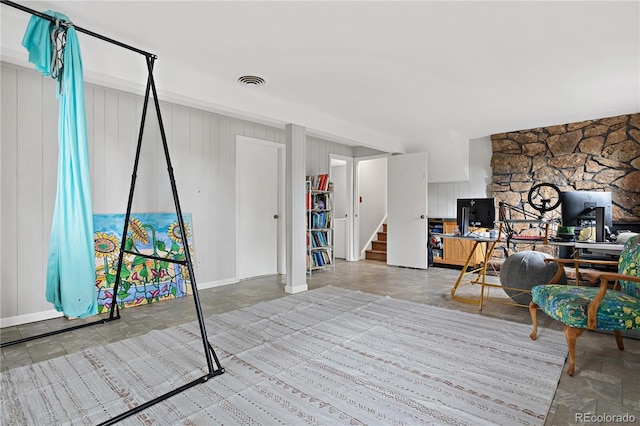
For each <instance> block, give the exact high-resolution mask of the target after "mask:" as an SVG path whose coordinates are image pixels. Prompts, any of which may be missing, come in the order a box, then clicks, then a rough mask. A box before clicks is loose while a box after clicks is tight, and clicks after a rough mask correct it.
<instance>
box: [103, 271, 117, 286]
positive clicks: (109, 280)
mask: <svg viewBox="0 0 640 426" xmlns="http://www.w3.org/2000/svg"><path fill="white" fill-rule="evenodd" d="M105 276H106V277H107V284H109V285H111V284H113V283H115V282H116V276H115V274H110V273H108V272H107V273H106V274H105Z"/></svg>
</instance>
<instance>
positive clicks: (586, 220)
mask: <svg viewBox="0 0 640 426" xmlns="http://www.w3.org/2000/svg"><path fill="white" fill-rule="evenodd" d="M560 201H561V202H562V204H561V209H562V226H573V227H575V231H576V235H578V234H579V233H580V230H581V229H582V227H584V226H589V227H595V228H596V241H604V240H605V237H606V234H605V231H604V228H605V226H608V227H609V229H611V227H612V226H613V218H612V215H611V207H612V203H611V192H602V191H570V192H563V193H561V194H560Z"/></svg>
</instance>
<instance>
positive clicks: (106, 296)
mask: <svg viewBox="0 0 640 426" xmlns="http://www.w3.org/2000/svg"><path fill="white" fill-rule="evenodd" d="M124 218H125V215H124V214H97V215H94V216H93V223H94V231H95V233H94V247H95V256H96V282H95V285H96V290H97V292H98V312H104V311H107V310H109V309H110V308H111V304H112V302H113V294H114V284H115V281H116V271H117V267H118V257H119V255H120V247H121V245H122V242H121V240H120V237H121V236H122V230H123V228H124ZM183 219H184V227H185V232H184V233H185V234H186V235H185V236H186V238H183V236H182V232H181V230H180V225H179V222H178V217H177V215H176V214H175V213H132V214H131V217H130V218H129V226H128V227H127V237H126V239H125V245H124V247H125V251H126V252H132V253H134V254H130V253H125V255H124V258H123V263H122V268H121V270H120V285H119V286H118V290H117V294H116V303H117V304H118V306H120V307H121V308H125V307H128V306H137V305H143V304H146V303H152V302H158V301H161V300H163V299H169V298H175V297H182V296H186V295H188V294H191V285H190V284H191V283H190V278H189V272H188V269H187V267H186V266H180V265H179V264H177V263H172V262H170V261H169V260H179V261H182V260H185V259H186V256H185V252H184V240H185V239H186V241H187V244H188V246H189V253H190V254H191V260H192V263H193V264H194V265H195V256H194V249H193V241H192V232H191V225H190V224H191V215H190V214H188V213H186V214H183ZM143 255H150V256H154V258H162V259H167V260H162V259H149V258H147V257H144V256H143Z"/></svg>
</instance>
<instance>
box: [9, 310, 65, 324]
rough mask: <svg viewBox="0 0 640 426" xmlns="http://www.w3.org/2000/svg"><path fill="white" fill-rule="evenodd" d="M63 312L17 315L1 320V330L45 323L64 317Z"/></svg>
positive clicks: (52, 311) (51, 311) (53, 311)
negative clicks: (38, 322) (32, 323)
mask: <svg viewBox="0 0 640 426" xmlns="http://www.w3.org/2000/svg"><path fill="white" fill-rule="evenodd" d="M63 316H64V314H63V313H62V312H58V311H56V310H54V309H52V310H50V311H43V312H35V313H32V314H25V315H16V316H15V317H8V318H0V328H5V327H12V326H14V325H22V324H27V323H30V322H37V321H44V320H48V319H53V318H60V317H63Z"/></svg>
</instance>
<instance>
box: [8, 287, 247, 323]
mask: <svg viewBox="0 0 640 426" xmlns="http://www.w3.org/2000/svg"><path fill="white" fill-rule="evenodd" d="M238 282H240V280H238V279H237V278H227V279H224V280H218V281H207V282H204V283H198V290H206V289H208V288H214V287H222V286H223V285H229V284H237V283H238ZM63 316H64V314H63V313H62V312H58V311H56V310H50V311H43V312H35V313H32V314H25V315H16V316H14V317H8V318H0V328H5V327H12V326H15V325H22V324H28V323H31V322H37V321H45V320H49V319H53V318H60V317H63Z"/></svg>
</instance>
